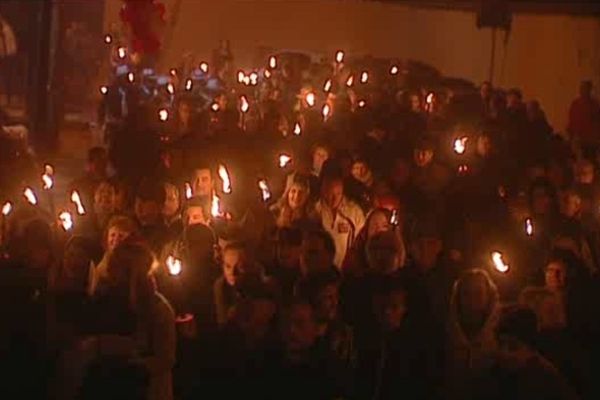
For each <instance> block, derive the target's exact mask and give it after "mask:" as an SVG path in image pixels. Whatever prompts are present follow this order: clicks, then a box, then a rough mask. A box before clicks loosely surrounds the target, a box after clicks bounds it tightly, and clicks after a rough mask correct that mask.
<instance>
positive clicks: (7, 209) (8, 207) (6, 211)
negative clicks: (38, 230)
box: [2, 201, 13, 217]
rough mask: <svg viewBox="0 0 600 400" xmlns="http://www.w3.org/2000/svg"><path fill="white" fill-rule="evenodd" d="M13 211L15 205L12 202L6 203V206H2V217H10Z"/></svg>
mask: <svg viewBox="0 0 600 400" xmlns="http://www.w3.org/2000/svg"><path fill="white" fill-rule="evenodd" d="M12 209H13V205H12V203H11V202H10V201H7V202H6V203H4V205H3V206H2V215H4V216H5V217H7V216H8V214H10V213H11V211H12Z"/></svg>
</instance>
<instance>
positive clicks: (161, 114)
mask: <svg viewBox="0 0 600 400" xmlns="http://www.w3.org/2000/svg"><path fill="white" fill-rule="evenodd" d="M158 119H159V120H160V121H161V122H166V121H167V120H168V119H169V110H167V109H166V108H161V109H160V110H158Z"/></svg>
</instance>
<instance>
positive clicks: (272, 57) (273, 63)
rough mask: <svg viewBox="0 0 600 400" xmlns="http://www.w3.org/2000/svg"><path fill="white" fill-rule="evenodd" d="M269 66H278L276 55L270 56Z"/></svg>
mask: <svg viewBox="0 0 600 400" xmlns="http://www.w3.org/2000/svg"><path fill="white" fill-rule="evenodd" d="M269 68H271V69H275V68H277V57H275V56H271V57H269Z"/></svg>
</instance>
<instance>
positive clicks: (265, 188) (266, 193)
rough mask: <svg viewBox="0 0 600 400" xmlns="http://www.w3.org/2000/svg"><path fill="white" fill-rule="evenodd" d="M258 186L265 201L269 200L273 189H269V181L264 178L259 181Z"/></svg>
mask: <svg viewBox="0 0 600 400" xmlns="http://www.w3.org/2000/svg"><path fill="white" fill-rule="evenodd" d="M258 188H259V189H260V192H261V194H262V199H263V201H264V202H267V201H269V199H270V198H271V191H270V190H269V185H267V181H266V180H264V179H261V180H260V181H258Z"/></svg>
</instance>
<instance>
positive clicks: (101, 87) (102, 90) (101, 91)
mask: <svg viewBox="0 0 600 400" xmlns="http://www.w3.org/2000/svg"><path fill="white" fill-rule="evenodd" d="M100 93H102V94H103V95H106V94H107V93H108V87H107V86H105V85H102V86H100Z"/></svg>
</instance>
